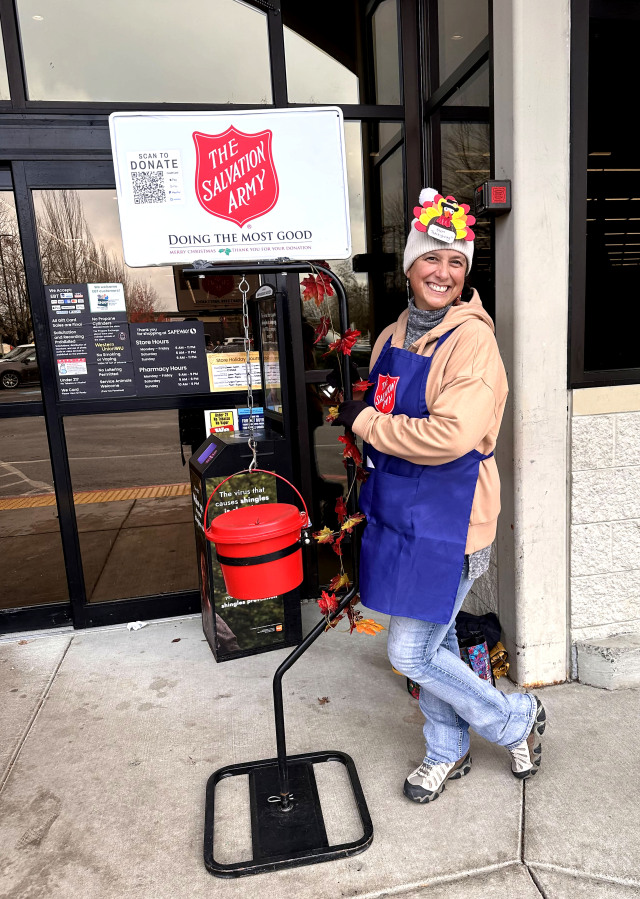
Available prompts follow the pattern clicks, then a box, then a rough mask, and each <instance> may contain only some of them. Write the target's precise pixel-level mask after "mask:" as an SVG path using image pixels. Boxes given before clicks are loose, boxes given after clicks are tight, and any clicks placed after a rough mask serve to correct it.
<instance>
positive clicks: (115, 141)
mask: <svg viewBox="0 0 640 899" xmlns="http://www.w3.org/2000/svg"><path fill="white" fill-rule="evenodd" d="M109 126H110V133H111V144H112V148H113V158H114V166H115V171H116V186H117V193H118V207H119V212H120V226H121V230H122V242H123V245H124V256H125V261H126V263H127V265H130V266H134V267H135V266H147V265H176V264H180V263H182V264H185V263H186V264H189V263H191V262H193V261H194V260H196V259H206V260H208V261H210V262H242V261H247V262H249V261H256V260H273V259H282V258H286V259H347V258H348V257H349V256H350V255H351V235H350V230H349V200H348V192H347V173H346V161H345V146H344V125H343V119H342V112H341V110H340V109H338V108H337V107H314V108H312V109H279V110H265V111H254V110H243V111H239V112H237V111H236V112H208V113H191V112H176V113H166V114H160V115H158V114H156V113H143V112H141V113H136V112H116V113H112V115H111V116H110V117H109Z"/></svg>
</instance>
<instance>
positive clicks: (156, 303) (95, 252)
mask: <svg viewBox="0 0 640 899" xmlns="http://www.w3.org/2000/svg"><path fill="white" fill-rule="evenodd" d="M33 199H34V205H35V210H36V226H37V232H38V242H39V245H40V259H41V265H42V273H43V276H44V283H45V284H84V283H89V284H92V283H107V282H115V283H119V284H123V285H124V293H125V300H126V304H127V311H128V313H129V320H130V321H133V322H145V321H154V320H155V321H162V320H163V312H165V311H175V310H176V292H175V287H174V283H173V273H172V271H171V269H170V268H167V267H156V268H135V269H131V268H129V267H128V266H127V265H125V262H124V257H123V254H122V239H121V236H120V222H119V219H118V204H117V202H116V196H115V192H114V191H113V190H41V191H34V193H33Z"/></svg>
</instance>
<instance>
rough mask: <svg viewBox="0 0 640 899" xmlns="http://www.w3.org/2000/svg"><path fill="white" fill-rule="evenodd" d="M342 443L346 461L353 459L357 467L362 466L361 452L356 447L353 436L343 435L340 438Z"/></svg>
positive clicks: (343, 455) (343, 456)
mask: <svg viewBox="0 0 640 899" xmlns="http://www.w3.org/2000/svg"><path fill="white" fill-rule="evenodd" d="M338 440H339V441H340V443H344V449H343V450H342V458H343V459H344V460H345V463H346V461H347V459H349V458H351V459H353V461H354V462H355V463H356V465H361V464H362V456H361V455H360V450H359V449H358V447H357V446H356V442H355V440H354V439H353V437H352V435H351V434H343V435H342V436H340V437H338Z"/></svg>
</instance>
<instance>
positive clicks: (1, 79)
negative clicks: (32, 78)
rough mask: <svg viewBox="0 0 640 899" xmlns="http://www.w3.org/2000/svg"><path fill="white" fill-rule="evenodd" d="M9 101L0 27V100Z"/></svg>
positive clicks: (0, 29)
mask: <svg viewBox="0 0 640 899" xmlns="http://www.w3.org/2000/svg"><path fill="white" fill-rule="evenodd" d="M8 99H9V79H8V78H7V63H6V60H5V57H4V43H3V42H2V25H0V100H8Z"/></svg>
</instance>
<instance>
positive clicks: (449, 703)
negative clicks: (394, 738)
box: [388, 558, 536, 764]
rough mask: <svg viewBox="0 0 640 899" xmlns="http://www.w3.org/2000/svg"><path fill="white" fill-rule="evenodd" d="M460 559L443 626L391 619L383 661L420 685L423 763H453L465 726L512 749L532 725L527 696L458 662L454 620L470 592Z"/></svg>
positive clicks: (463, 747)
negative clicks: (508, 691) (452, 602)
mask: <svg viewBox="0 0 640 899" xmlns="http://www.w3.org/2000/svg"><path fill="white" fill-rule="evenodd" d="M472 584H473V579H472V578H469V563H468V561H467V559H466V558H465V563H464V568H463V569H462V577H461V578H460V584H459V586H458V594H457V596H456V601H455V606H454V609H453V614H452V616H451V621H450V622H449V624H434V623H433V622H430V621H419V620H418V619H417V618H402V617H400V616H395V615H394V616H393V617H392V618H391V621H390V623H389V642H388V653H389V660H390V661H391V664H392V665H393V667H394V668H396V669H397V670H398V671H401V672H402V673H403V674H405V675H406V676H407V677H408V678H410V679H411V680H413V681H415V682H416V683H417V684H420V709H421V711H422V714H423V715H424V717H425V719H426V722H425V725H424V737H425V741H426V744H427V752H426V755H425V762H427V763H431V764H438V763H439V762H457V761H458V759H459V758H462V756H464V755H466V753H467V752H468V751H469V726H471V727H472V728H473V729H474V730H475V731H476V733H478V734H480V736H481V737H484V738H485V739H486V740H490V741H491V742H492V743H497V744H498V745H499V746H506V747H507V749H512V748H513V747H514V746H517V744H518V743H520V742H521V741H522V740H524V738H525V737H526V736H527V735H528V733H529V731H530V730H531V728H532V726H533V721H534V717H535V712H536V702H535V699H534V697H533V696H532V695H531V694H529V693H512V694H510V695H506V694H505V693H502V692H501V691H500V690H496V688H495V687H492V686H491V684H490V683H489V682H488V681H486V680H482V679H481V678H479V677H478V675H477V674H474V672H473V671H472V670H471V668H469V667H468V665H466V664H465V663H464V662H463V661H462V659H461V658H460V654H459V651H458V639H457V637H456V627H455V619H456V615H457V614H458V612H459V611H460V607H461V605H462V603H463V601H464V598H465V596H466V595H467V593H468V592H469V590H470V589H471V585H472Z"/></svg>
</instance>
